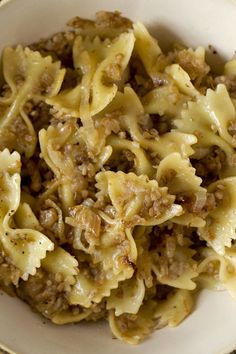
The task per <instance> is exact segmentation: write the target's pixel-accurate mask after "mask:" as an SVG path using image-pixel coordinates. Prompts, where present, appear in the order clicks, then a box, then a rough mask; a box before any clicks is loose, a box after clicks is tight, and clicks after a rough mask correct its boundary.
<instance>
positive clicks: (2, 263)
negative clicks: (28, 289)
mask: <svg viewBox="0 0 236 354" xmlns="http://www.w3.org/2000/svg"><path fill="white" fill-rule="evenodd" d="M19 278H20V271H19V270H18V269H17V268H16V267H15V266H14V265H13V264H12V261H11V259H10V258H9V257H7V256H6V255H5V254H4V252H3V251H0V288H1V289H2V290H4V291H5V292H7V293H8V294H9V295H14V293H15V290H14V286H13V285H17V284H18V281H19Z"/></svg>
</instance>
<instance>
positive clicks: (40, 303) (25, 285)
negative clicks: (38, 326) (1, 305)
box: [16, 268, 70, 318]
mask: <svg viewBox="0 0 236 354" xmlns="http://www.w3.org/2000/svg"><path fill="white" fill-rule="evenodd" d="M16 291H17V295H18V296H19V297H20V298H22V299H23V300H25V301H26V302H27V303H29V304H30V306H31V307H32V308H33V309H34V310H36V311H38V312H40V313H41V314H42V315H43V316H45V317H47V318H52V316H53V315H55V314H56V313H59V312H61V311H63V310H67V309H68V308H69V304H68V301H67V298H66V294H67V292H68V291H70V285H69V283H68V282H67V281H65V280H63V276H62V275H60V274H55V275H54V274H53V273H50V274H48V273H47V272H46V271H44V270H43V269H42V268H40V269H38V270H37V273H36V275H34V276H30V277H29V279H28V281H27V282H25V281H23V280H21V281H20V283H19V288H17V289H16Z"/></svg>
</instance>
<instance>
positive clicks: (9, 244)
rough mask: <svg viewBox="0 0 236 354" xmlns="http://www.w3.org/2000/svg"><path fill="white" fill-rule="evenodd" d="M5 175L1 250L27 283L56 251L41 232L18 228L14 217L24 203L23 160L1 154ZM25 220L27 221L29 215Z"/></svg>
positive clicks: (0, 215)
mask: <svg viewBox="0 0 236 354" xmlns="http://www.w3.org/2000/svg"><path fill="white" fill-rule="evenodd" d="M0 166H1V167H0V169H1V170H2V171H1V177H0V178H1V193H0V203H1V213H0V229H1V236H0V247H1V248H2V249H3V250H4V252H5V253H6V255H7V256H8V257H9V258H10V259H11V261H12V263H13V264H14V265H15V267H17V268H18V269H19V270H20V272H21V277H22V278H23V279H24V280H27V279H28V276H29V275H34V274H35V273H36V268H38V267H40V264H41V260H42V259H43V258H45V256H46V252H47V251H52V250H53V248H54V245H53V243H52V242H51V241H50V240H49V239H48V238H47V237H46V236H45V235H43V234H42V233H41V232H39V231H37V230H32V229H26V228H23V229H17V228H14V227H13V226H14V224H13V219H12V218H13V216H14V214H15V212H16V211H17V209H18V207H19V203H20V174H19V172H20V156H19V154H18V153H16V152H14V153H13V154H10V153H9V151H8V150H7V149H5V150H4V151H3V152H1V153H0ZM24 217H27V215H25V216H24Z"/></svg>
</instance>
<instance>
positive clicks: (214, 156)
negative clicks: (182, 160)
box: [191, 147, 226, 186]
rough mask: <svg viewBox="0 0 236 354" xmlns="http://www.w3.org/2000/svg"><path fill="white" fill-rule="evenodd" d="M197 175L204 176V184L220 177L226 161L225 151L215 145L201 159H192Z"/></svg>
mask: <svg viewBox="0 0 236 354" xmlns="http://www.w3.org/2000/svg"><path fill="white" fill-rule="evenodd" d="M191 163H192V165H193V167H194V168H195V169H196V174H197V176H199V177H201V178H202V180H203V181H202V185H203V186H207V185H209V184H210V183H212V182H215V181H216V180H217V179H220V171H221V170H222V169H223V168H224V166H225V163H226V156H225V153H224V152H223V151H222V150H221V149H220V148H218V147H213V148H211V150H210V151H209V152H208V153H207V154H206V155H205V156H204V157H202V158H201V159H200V160H195V159H193V158H192V159H191Z"/></svg>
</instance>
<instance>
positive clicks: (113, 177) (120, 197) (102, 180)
mask: <svg viewBox="0 0 236 354" xmlns="http://www.w3.org/2000/svg"><path fill="white" fill-rule="evenodd" d="M96 180H97V185H96V186H97V188H98V189H99V190H100V192H98V194H97V196H98V197H99V196H100V195H103V196H105V197H106V198H107V197H109V198H110V201H111V204H112V205H113V207H114V208H115V210H116V218H118V220H121V221H122V222H123V223H124V224H125V225H127V227H131V226H134V225H146V226H148V225H158V224H160V223H163V222H165V221H167V220H169V219H171V218H173V217H174V216H177V215H180V214H181V213H182V207H181V206H180V205H176V204H174V199H175V198H174V197H173V196H171V195H170V194H168V192H167V188H166V187H165V188H161V187H159V186H158V183H157V181H156V180H149V179H148V178H147V177H146V176H143V175H142V176H137V175H135V174H134V173H128V174H125V173H123V172H121V171H119V172H116V173H115V172H111V171H106V172H100V173H98V174H97V175H96Z"/></svg>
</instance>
